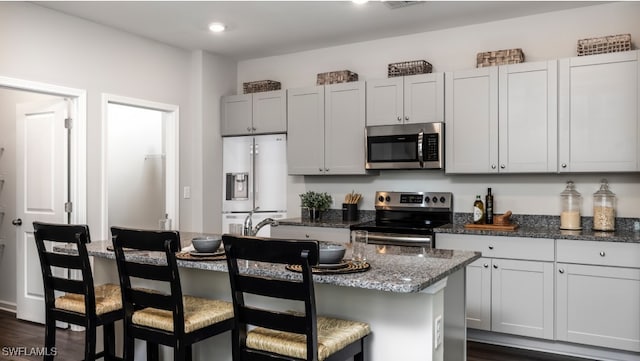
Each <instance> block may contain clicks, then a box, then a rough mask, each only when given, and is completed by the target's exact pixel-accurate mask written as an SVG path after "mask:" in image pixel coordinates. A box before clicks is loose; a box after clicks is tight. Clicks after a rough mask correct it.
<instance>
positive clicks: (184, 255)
mask: <svg viewBox="0 0 640 361" xmlns="http://www.w3.org/2000/svg"><path fill="white" fill-rule="evenodd" d="M176 258H177V259H181V260H183V261H196V262H197V261H224V260H226V259H227V255H226V254H224V253H221V254H217V255H212V256H194V255H192V254H191V253H189V252H178V253H176Z"/></svg>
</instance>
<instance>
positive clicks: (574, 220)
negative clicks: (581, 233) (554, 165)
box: [560, 181, 582, 230]
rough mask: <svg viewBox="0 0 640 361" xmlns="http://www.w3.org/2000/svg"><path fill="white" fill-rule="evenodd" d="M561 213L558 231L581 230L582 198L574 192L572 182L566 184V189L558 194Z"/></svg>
mask: <svg viewBox="0 0 640 361" xmlns="http://www.w3.org/2000/svg"><path fill="white" fill-rule="evenodd" d="M560 198H561V200H562V212H561V213H560V229H570V230H576V229H582V227H581V226H580V208H581V207H582V196H581V195H580V193H579V192H578V191H577V190H576V187H575V184H573V181H568V182H567V187H566V188H565V190H564V191H562V193H560Z"/></svg>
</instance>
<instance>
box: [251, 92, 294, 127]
mask: <svg viewBox="0 0 640 361" xmlns="http://www.w3.org/2000/svg"><path fill="white" fill-rule="evenodd" d="M251 130H252V132H253V133H256V134H267V133H284V132H286V131H287V96H286V91H285V90H276V91H269V92H262V93H254V94H253V126H252V129H251Z"/></svg>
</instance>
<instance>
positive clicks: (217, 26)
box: [209, 23, 227, 33]
mask: <svg viewBox="0 0 640 361" xmlns="http://www.w3.org/2000/svg"><path fill="white" fill-rule="evenodd" d="M226 28H227V27H226V26H224V24H223V23H211V24H209V30H211V31H213V32H214V33H220V32H223V31H224V29H226Z"/></svg>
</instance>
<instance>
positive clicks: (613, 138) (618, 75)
mask: <svg viewBox="0 0 640 361" xmlns="http://www.w3.org/2000/svg"><path fill="white" fill-rule="evenodd" d="M639 54H640V52H639V51H626V52H620V53H610V54H599V55H590V56H581V57H574V58H568V59H561V60H560V62H559V64H560V69H559V164H560V167H559V170H560V171H561V172H629V171H631V172H633V171H638V170H640V164H639V162H640V126H639V122H640V110H639V106H640V90H639V89H638V87H639V86H640V62H639V61H638V56H639Z"/></svg>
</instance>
